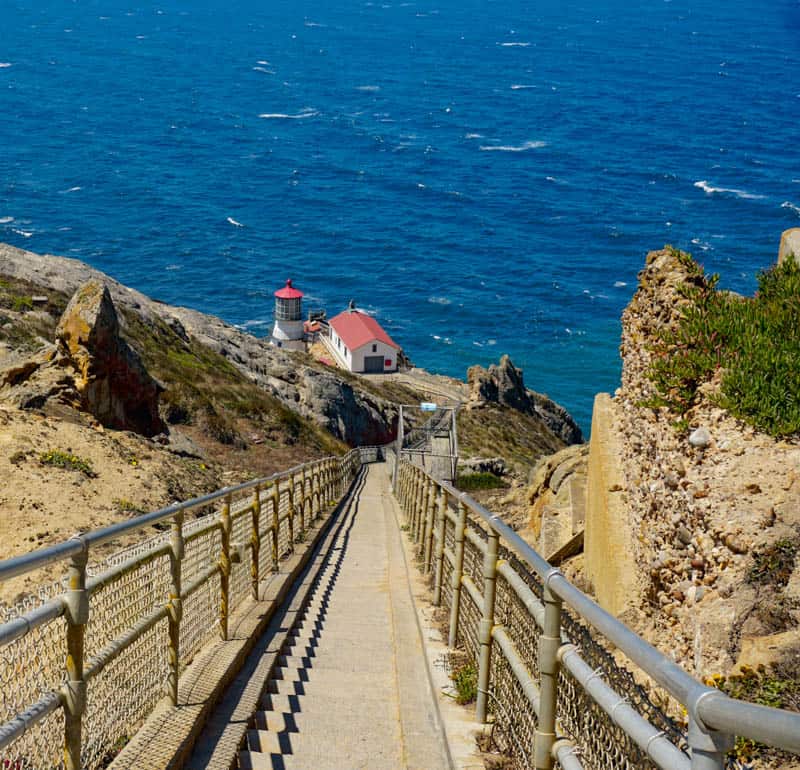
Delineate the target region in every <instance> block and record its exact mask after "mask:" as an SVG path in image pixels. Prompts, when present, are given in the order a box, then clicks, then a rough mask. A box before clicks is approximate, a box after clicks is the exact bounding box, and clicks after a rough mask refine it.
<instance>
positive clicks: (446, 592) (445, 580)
mask: <svg viewBox="0 0 800 770" xmlns="http://www.w3.org/2000/svg"><path fill="white" fill-rule="evenodd" d="M441 606H442V607H444V608H445V609H446V610H448V611H449V610H450V608H451V607H452V606H453V565H452V564H451V563H450V561H449V559H448V558H447V557H446V556H445V557H444V559H443V561H442V595H441Z"/></svg>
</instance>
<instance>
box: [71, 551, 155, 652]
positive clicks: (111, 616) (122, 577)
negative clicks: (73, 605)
mask: <svg viewBox="0 0 800 770" xmlns="http://www.w3.org/2000/svg"><path fill="white" fill-rule="evenodd" d="M169 563H170V562H169V556H168V555H166V554H162V555H160V556H157V557H156V558H154V559H149V560H147V561H143V562H140V563H138V564H135V565H132V566H131V567H130V568H128V569H126V571H125V572H123V573H122V574H119V575H117V576H115V577H113V578H112V579H111V580H109V581H108V582H107V583H105V584H102V585H100V586H98V587H97V588H95V589H94V590H93V591H92V593H91V600H90V602H91V605H90V606H91V609H90V612H89V622H88V623H87V624H86V637H85V642H84V650H85V656H86V660H87V661H89V660H91V659H92V658H93V657H94V656H96V655H97V654H98V653H100V652H101V650H102V649H103V648H104V647H106V646H107V645H109V644H110V643H111V642H113V641H114V640H115V639H116V638H117V637H119V636H121V635H122V634H124V633H125V632H127V631H130V630H131V629H132V628H133V627H134V626H135V625H136V623H138V622H139V621H140V620H143V619H144V618H146V617H147V616H148V615H149V614H150V613H151V612H153V611H154V610H158V609H160V608H161V607H163V606H164V605H165V604H166V602H167V600H168V598H169V586H170V571H169Z"/></svg>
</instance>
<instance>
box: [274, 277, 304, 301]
mask: <svg viewBox="0 0 800 770" xmlns="http://www.w3.org/2000/svg"><path fill="white" fill-rule="evenodd" d="M275 296H276V297H278V299H301V298H302V296H303V292H302V291H300V290H299V289H295V288H294V286H292V279H291V278H287V279H286V286H284V287H283V288H282V289H278V291H276V292H275Z"/></svg>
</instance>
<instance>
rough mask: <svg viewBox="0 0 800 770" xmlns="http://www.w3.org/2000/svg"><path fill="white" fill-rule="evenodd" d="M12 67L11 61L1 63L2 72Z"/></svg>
mask: <svg viewBox="0 0 800 770" xmlns="http://www.w3.org/2000/svg"><path fill="white" fill-rule="evenodd" d="M10 66H11V62H10V61H0V70H5V69H8V68H9V67H10Z"/></svg>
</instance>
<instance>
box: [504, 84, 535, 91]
mask: <svg viewBox="0 0 800 770" xmlns="http://www.w3.org/2000/svg"><path fill="white" fill-rule="evenodd" d="M538 87H539V86H532V85H526V84H524V83H514V84H513V85H512V86H511V90H512V91H522V90H524V89H526V88H538Z"/></svg>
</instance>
